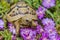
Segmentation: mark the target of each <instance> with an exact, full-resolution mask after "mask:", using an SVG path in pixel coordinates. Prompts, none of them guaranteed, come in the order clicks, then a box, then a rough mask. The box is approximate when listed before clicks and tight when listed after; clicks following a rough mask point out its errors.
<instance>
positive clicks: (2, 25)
mask: <svg viewBox="0 0 60 40" xmlns="http://www.w3.org/2000/svg"><path fill="white" fill-rule="evenodd" d="M3 28H4V21H3V20H2V19H0V29H3Z"/></svg>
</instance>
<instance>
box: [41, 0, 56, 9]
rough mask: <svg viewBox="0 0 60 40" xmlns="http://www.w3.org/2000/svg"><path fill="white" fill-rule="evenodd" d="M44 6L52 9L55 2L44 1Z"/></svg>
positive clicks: (53, 0) (51, 0)
mask: <svg viewBox="0 0 60 40" xmlns="http://www.w3.org/2000/svg"><path fill="white" fill-rule="evenodd" d="M42 5H43V6H44V7H46V8H51V7H53V6H55V0H43V1H42Z"/></svg>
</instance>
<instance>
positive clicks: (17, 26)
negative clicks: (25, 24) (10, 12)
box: [14, 20, 20, 36]
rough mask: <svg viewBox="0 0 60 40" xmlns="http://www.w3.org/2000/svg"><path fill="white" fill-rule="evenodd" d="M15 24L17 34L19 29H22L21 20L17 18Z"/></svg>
mask: <svg viewBox="0 0 60 40" xmlns="http://www.w3.org/2000/svg"><path fill="white" fill-rule="evenodd" d="M14 25H15V27H16V36H17V35H18V34H19V29H20V27H19V26H20V25H19V20H17V21H16V22H14Z"/></svg>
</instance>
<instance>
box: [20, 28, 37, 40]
mask: <svg viewBox="0 0 60 40" xmlns="http://www.w3.org/2000/svg"><path fill="white" fill-rule="evenodd" d="M20 34H21V36H22V37H23V38H24V40H31V39H34V38H35V37H36V31H33V30H32V29H20Z"/></svg>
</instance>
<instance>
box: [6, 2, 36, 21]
mask: <svg viewBox="0 0 60 40" xmlns="http://www.w3.org/2000/svg"><path fill="white" fill-rule="evenodd" d="M20 18H23V19H24V20H26V19H27V20H28V19H29V20H32V19H33V20H36V19H37V16H36V12H35V10H33V9H32V8H31V7H29V6H28V5H27V4H26V3H25V2H18V3H17V4H14V5H13V6H12V7H11V10H10V11H9V13H8V14H7V20H8V21H9V22H12V21H16V20H18V19H20Z"/></svg>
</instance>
